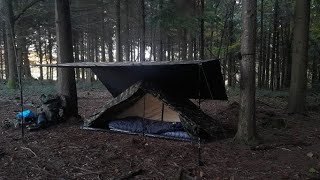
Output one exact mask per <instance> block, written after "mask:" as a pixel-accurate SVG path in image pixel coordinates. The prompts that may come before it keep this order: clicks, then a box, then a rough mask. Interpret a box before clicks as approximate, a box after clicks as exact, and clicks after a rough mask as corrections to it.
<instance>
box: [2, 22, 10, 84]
mask: <svg viewBox="0 0 320 180" xmlns="http://www.w3.org/2000/svg"><path fill="white" fill-rule="evenodd" d="M2 38H3V49H4V53H3V59H4V66H5V71H4V74H5V76H6V79H8V76H9V68H8V67H9V62H8V46H7V32H6V24H5V22H3V23H2Z"/></svg>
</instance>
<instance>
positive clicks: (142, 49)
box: [140, 0, 146, 61]
mask: <svg viewBox="0 0 320 180" xmlns="http://www.w3.org/2000/svg"><path fill="white" fill-rule="evenodd" d="M140 7H141V37H140V41H141V42H140V61H145V60H146V58H145V55H146V54H145V49H146V37H145V36H146V22H145V19H146V14H145V4H144V0H140Z"/></svg>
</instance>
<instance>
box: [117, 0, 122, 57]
mask: <svg viewBox="0 0 320 180" xmlns="http://www.w3.org/2000/svg"><path fill="white" fill-rule="evenodd" d="M116 59H117V61H118V62H121V61H122V60H123V59H122V44H121V15H120V0H116Z"/></svg>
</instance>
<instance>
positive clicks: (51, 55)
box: [48, 31, 53, 80]
mask: <svg viewBox="0 0 320 180" xmlns="http://www.w3.org/2000/svg"><path fill="white" fill-rule="evenodd" d="M48 51H49V64H52V62H53V39H52V34H51V32H50V31H48ZM49 71H50V75H49V79H51V80H53V68H51V67H50V68H49Z"/></svg>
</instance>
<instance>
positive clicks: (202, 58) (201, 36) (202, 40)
mask: <svg viewBox="0 0 320 180" xmlns="http://www.w3.org/2000/svg"><path fill="white" fill-rule="evenodd" d="M200 8H201V17H200V59H201V60H204V59H205V57H204V48H205V47H204V0H201V5H200Z"/></svg>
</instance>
